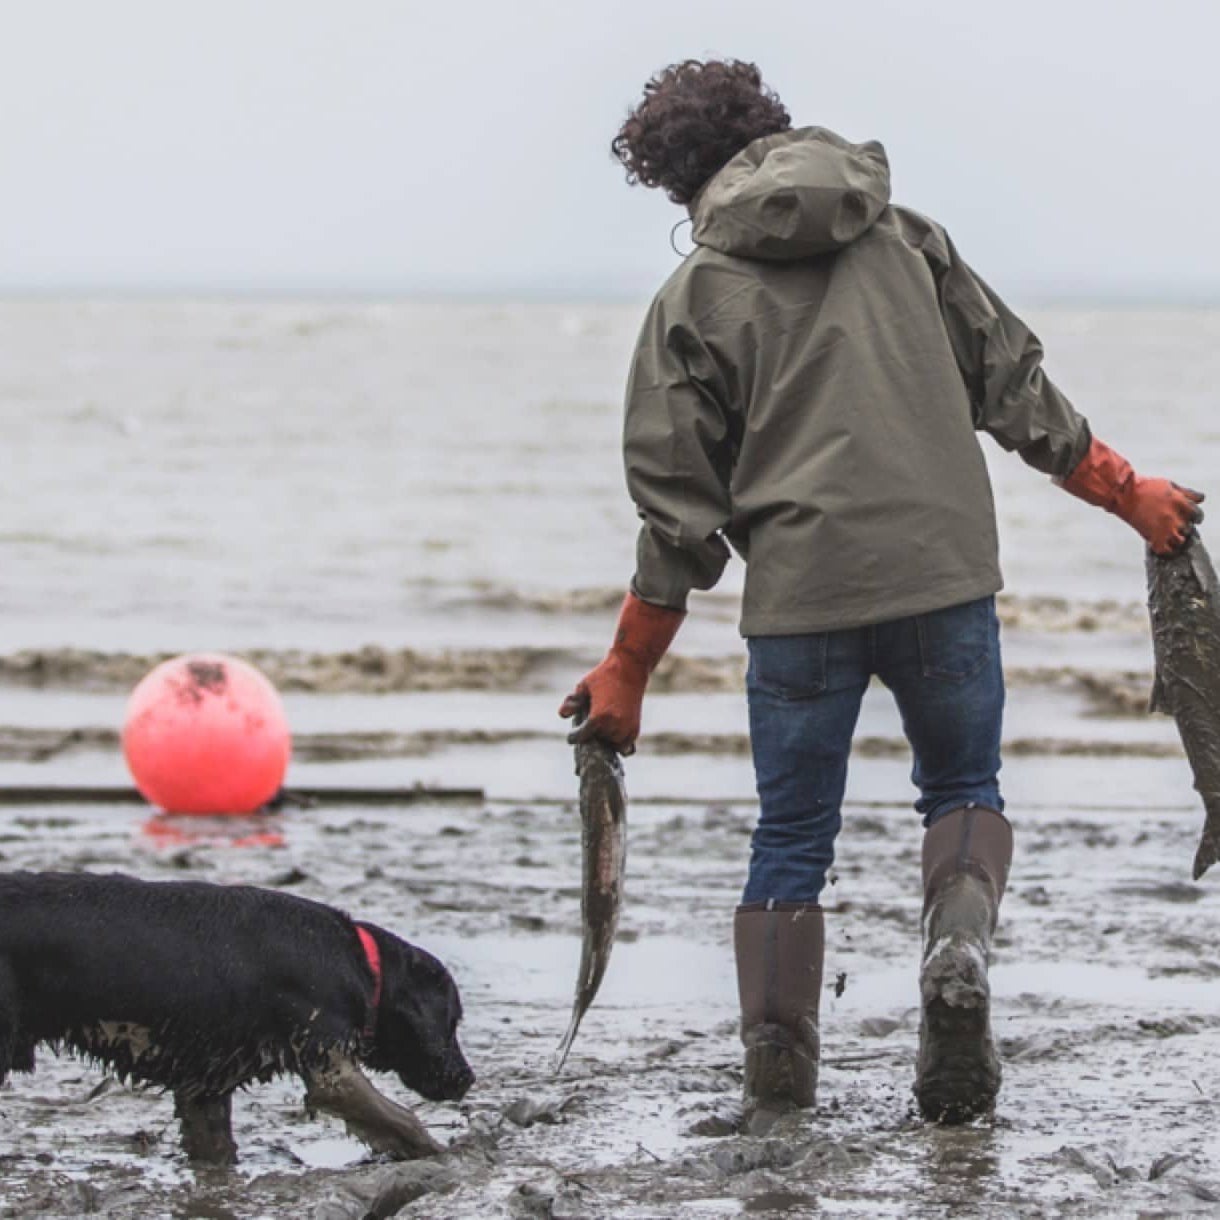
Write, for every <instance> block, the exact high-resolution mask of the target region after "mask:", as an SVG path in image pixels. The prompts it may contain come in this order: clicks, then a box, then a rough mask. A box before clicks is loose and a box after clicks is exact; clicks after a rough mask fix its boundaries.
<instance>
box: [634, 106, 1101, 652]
mask: <svg viewBox="0 0 1220 1220" xmlns="http://www.w3.org/2000/svg"><path fill="white" fill-rule="evenodd" d="M889 196H890V183H889V168H888V165H887V162H886V158H885V152H884V150H883V149H882V148H881V146H880V145H879V144H875V143H870V144H849V143H847V142H846V141H845V140H843V139H841V138H839V137H838V136H836V135H834V134H832V133H831V132H829V131H826V130H823V129H821V128H816V127H814V128H806V129H804V130H800V131H789V132H784V133H782V134H779V135H774V136H767V137H765V138H764V139H761V140H756V141H754V142H753V143H752V144H750V145H749V146H748V147H747V148H745V149H743V150H742V152H740V153H739V154H738V155H737V156H736V157H734V158H733V160H732V161H730V162H729V163H728V164H727V165H726V166H725V167H724V168H723V169H722V170H721V171H720V172H719V173H718V174H716V176H715V177H714V178H712V180H711V181H710V182H709V183H708V184H707V186H706V187H704V189H703V190H702V191H701V192H700V194H699V196H698V197H697V199H696V200H695V202H694V204H693V205H692V215H693V223H694V229H693V236H694V240H695V243H696V249H695V251H694V252H693V253H692V254H691V255H690V256H689V257H688V258H687V259H686V260H685V262H683V264H682V265H681V266H680V267H679V268H678V269H677V271H675V273H674V274H673V275H672V276H671V277H670V279H669V280H668V281H667V282H666V284H665V285H664V286H663V287H662V289H661V291H660V292H659V293H658V294H657V297H656V299H655V300H654V301H653V303H652V306H651V308H650V309H649V312H648V316H647V318H646V320H645V323H644V327H643V331H642V333H641V335H640V338H639V343H638V346H637V349H636V354H635V359H634V363H633V367H632V372H631V377H630V383H629V387H628V393H627V414H626V422H625V429H624V458H625V462H626V468H627V483H628V489H629V491H630V494H631V497H632V499H633V500H634V501H635V503H636V506H637V508H638V510H639V514H640V517H641V518H642V520H643V526H642V528H641V530H640V536H639V544H638V548H637V566H636V573H635V578H634V580H633V582H632V588H633V589H634V591H635V592H636V594H637V595H638V596H639V597H641V598H643V599H644V600H645V601H648V602H653V603H655V604H657V605H662V606H671V607H674V608H679V609H680V608H683V607H684V606H685V604H686V597H687V594H688V592H689V591H690V590H691V589H709V588H711V587H712V585H714V584H715V583H716V581H717V580H718V579H719V578H720V575H721V573H722V571H723V570H724V565H725V563H726V561H727V559H728V557H729V550H728V546H727V545H726V540H727V541H728V542H729V543H732V545H733V546H734V548H735V549H736V550H738V551H739V552H740V553H741V555H742V556H743V557H744V558H745V559H746V582H745V596H744V601H743V607H742V619H741V630H742V633H743V634H745V635H792V634H798V633H802V632H810V631H827V630H838V629H841V628H847V627H857V626H863V625H865V624H867V623H875V622H883V621H885V620H888V619H894V618H901V617H904V616H906V615H912V614H921V613H926V612H928V611H931V610H937V609H940V608H942V607H945V606H951V605H955V604H957V603H960V602H965V601H970V600H972V599H974V598H979V597H985V596H987V595H988V594H991V593H995V592H996V591H997V590H998V589H999V588H1000V587H1001V586H1002V583H1003V581H1002V579H1001V576H1000V566H999V557H998V548H997V542H996V525H995V509H994V505H993V502H992V495H991V485H990V482H989V480H988V477H987V470H986V466H985V464H984V461H983V454H982V451H981V449H980V447H979V444H978V440H977V438H976V435H975V432H976V430H979V429H981V430H984V431H987V432H989V433H991V435H992V436H993V437H995V439H996V440H997V441H999V443H1000V444H1001V445H1002V446H1003V447H1004V448H1005V449H1010V450H1013V449H1015V450H1016V451H1017V452H1018V453H1019V454H1020V455H1021V457H1022V458H1024V459H1025V461H1026V462H1028V463H1029V464H1030V465H1031V466H1033V467H1034V468H1035V469H1037V470H1040V471H1043V472H1045V473H1046V474H1050V475H1055V476H1060V477H1061V476H1065V475H1067V474H1070V473H1071V471H1072V470H1073V469H1074V467H1075V466H1076V464H1077V462H1079V460H1080V459H1081V457H1083V456H1084V452H1085V450H1086V449H1087V448H1088V446H1089V439H1090V438H1089V430H1088V426H1087V424H1086V423H1085V421H1084V419H1083V418H1082V417H1081V416H1080V415H1078V414H1077V413H1076V412H1075V411H1074V410H1073V409H1072V406H1071V404H1070V403H1069V402H1068V401H1067V399H1066V398H1064V397H1063V395H1062V394H1060V392H1059V391H1058V390H1057V389H1056V388H1055V387H1054V385H1052V384H1051V382H1050V381H1049V380H1048V379H1047V378H1046V377H1045V376H1043V373H1042V370H1041V367H1040V362H1041V358H1042V348H1041V346H1040V345H1039V343H1038V340H1037V339H1036V338H1035V337H1034V335H1032V334H1031V333H1030V332H1029V330H1028V329H1027V328H1026V327H1025V326H1024V325H1023V324H1022V323H1021V322H1020V321H1019V320H1018V319H1017V318H1016V317H1014V316H1013V314H1012V313H1011V312H1010V311H1009V310H1008V309H1007V308H1006V307H1005V305H1004V303H1003V302H1002V301H1001V300H1000V299H999V298H998V297H997V296H996V295H995V294H994V293H993V292H992V291H991V289H990V288H988V287H987V285H986V284H984V283H983V281H982V280H980V279H979V278H978V277H977V276H976V275H975V274H974V272H972V271H971V270H970V268H969V267H968V266H967V265H966V264H965V263H964V262H962V260H961V259H960V257H959V256H958V254H957V251H956V250H955V249H954V247H953V243H952V242H951V241H950V240H949V238H948V236H947V235H946V233H945V231H944V229H942V228H941V227H940V226H939V225H937V224H935V223H933V222H932V221H930V220H928V219H927V218H926V217H923V216H920V215H918V214H917V213H915V212H910V211H907V210H906V209H905V208H899V207H893V206H890V204H889Z"/></svg>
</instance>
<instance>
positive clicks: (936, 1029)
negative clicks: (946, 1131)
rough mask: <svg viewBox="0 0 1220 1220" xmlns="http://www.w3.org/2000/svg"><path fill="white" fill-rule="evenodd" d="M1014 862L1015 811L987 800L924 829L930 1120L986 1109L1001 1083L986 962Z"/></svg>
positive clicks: (923, 1075) (923, 1071)
mask: <svg viewBox="0 0 1220 1220" xmlns="http://www.w3.org/2000/svg"><path fill="white" fill-rule="evenodd" d="M1011 860H1012V827H1011V826H1010V825H1009V824H1008V820H1007V818H1005V817H1004V815H1003V814H1001V813H997V812H996V811H995V810H993V809H985V808H983V807H982V806H980V805H968V806H966V807H965V808H964V809H955V810H954V811H953V812H952V813H948V814H946V815H945V816H944V817H943V818H940V819H939V820H938V821H937V822H936V823H935V824H934V825H933V826H932V827H931V829H930V830H928V832H927V834H926V835H925V836H924V841H923V884H924V906H923V945H924V949H923V968H922V970H921V971H920V975H919V989H920V996H921V1001H922V1018H921V1020H920V1025H919V1060H918V1062H917V1064H916V1068H915V1097H916V1099H917V1100H918V1102H919V1109H920V1111H921V1112H922V1114H923V1116H924V1118H926V1119H929V1120H930V1121H932V1122H942V1123H963V1122H968V1121H969V1120H970V1119H972V1118H977V1117H978V1116H979V1115H981V1114H986V1113H988V1112H989V1111H991V1109H992V1108H993V1107H994V1105H995V1098H996V1094H997V1093H998V1092H999V1089H1000V1059H999V1056H998V1055H997V1054H996V1049H995V1043H994V1042H993V1041H992V1037H991V989H990V987H989V986H988V983H987V966H988V964H989V961H990V957H991V936H992V933H993V932H994V931H995V924H996V916H997V914H998V912H999V907H1000V899H1001V898H1002V897H1003V895H1004V886H1005V885H1006V884H1007V881H1008V866H1009V863H1010V862H1011Z"/></svg>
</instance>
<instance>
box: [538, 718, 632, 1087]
mask: <svg viewBox="0 0 1220 1220" xmlns="http://www.w3.org/2000/svg"><path fill="white" fill-rule="evenodd" d="M576 774H577V775H579V776H580V828H581V829H580V837H581V854H582V857H583V860H582V866H581V867H582V873H583V884H582V886H581V891H580V919H581V924H582V926H583V929H584V936H583V940H582V942H581V947H580V972H579V974H578V975H577V977H576V999H575V1001H574V1002H573V1004H572V1020H571V1023H570V1024H569V1025H568V1032H567V1033H566V1034H564V1036H563V1041H562V1042H561V1043H560V1044H559V1052H558V1061H557V1062H556V1064H555V1070H556V1071H557V1072H558V1071H559V1070H560V1069H561V1068H562V1067H563V1065H564V1061H565V1060H566V1059H567V1057H568V1051H569V1050H571V1049H572V1042H573V1040H574V1039H575V1037H576V1031H577V1029H579V1028H580V1022H581V1018H582V1017H583V1016H584V1015H585V1013H586V1012H588V1010H589V1005H590V1004H592V1003H593V997H594V996H595V995H597V989H598V988H599V987H600V986H601V982H602V976H603V975H604V974H605V973H606V965H607V963H608V962H609V961H610V950H611V949H612V948H613V947H614V933H615V931H616V930H617V929H618V913H619V908H620V907H621V906H622V902H623V872H624V870H625V868H626V865H627V789H626V787H625V786H624V783H623V764H622V763H621V762H620V761H619V756H618V753H617V752H616V751H615V750H614V748H613V747H611V746H608V745H606V744H605V743H604V742H601V741H597V740H593V741H585V742H581V743H580V744H579V745H577V747H576Z"/></svg>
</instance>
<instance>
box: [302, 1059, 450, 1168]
mask: <svg viewBox="0 0 1220 1220" xmlns="http://www.w3.org/2000/svg"><path fill="white" fill-rule="evenodd" d="M304 1079H305V1088H306V1092H305V1104H306V1105H307V1106H309V1107H310V1108H311V1109H315V1110H324V1111H326V1112H327V1113H328V1114H334V1115H336V1116H337V1117H339V1118H341V1119H343V1121H344V1122H345V1123H346V1124H347V1129H348V1130H349V1131H350V1132H351V1133H352V1134H353V1135H354V1136H356V1137H357V1139H362V1140H363V1141H364V1142H365V1143H366V1144H368V1146H369V1147H370V1148H372V1150H373V1151H374V1152H384V1153H386V1154H387V1155H388V1156H392V1157H394V1158H395V1160H403V1161H409V1160H414V1159H415V1158H417V1157H422V1156H435V1155H436V1153H438V1152H442V1151H444V1149H443V1148H442V1146H441V1145H440V1144H438V1143H437V1142H436V1140H434V1139H433V1138H432V1136H430V1135H429V1134H428V1130H427V1128H426V1127H425V1126H424V1125H423V1123H421V1122H420V1121H419V1119H418V1118H416V1117H415V1115H414V1114H412V1113H411V1111H410V1110H408V1109H407V1108H406V1107H405V1106H400V1105H398V1104H397V1102H393V1101H391V1100H390V1099H389V1098H388V1097H383V1096H382V1095H381V1094H380V1093H379V1092H378V1091H377V1090H376V1089H375V1088H374V1087H373V1085H372V1083H371V1082H370V1081H369V1079H368V1077H366V1076H365V1075H364V1073H363V1072H362V1071H361V1070H360V1069H359V1067H357V1066H356V1064H355V1063H353V1062H352V1060H351V1059H349V1058H347V1057H346V1056H345V1055H339V1054H334V1055H331V1057H330V1059H329V1060H328V1061H327V1062H326V1064H325V1065H323V1066H322V1067H320V1068H315V1069H312V1070H311V1071H309V1072H307V1073H306V1074H305V1075H304Z"/></svg>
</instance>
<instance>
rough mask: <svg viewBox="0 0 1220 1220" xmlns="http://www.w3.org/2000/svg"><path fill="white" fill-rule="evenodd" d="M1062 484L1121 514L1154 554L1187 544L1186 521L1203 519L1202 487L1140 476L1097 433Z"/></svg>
mask: <svg viewBox="0 0 1220 1220" xmlns="http://www.w3.org/2000/svg"><path fill="white" fill-rule="evenodd" d="M1062 487H1063V489H1064V490H1065V491H1070V492H1071V493H1072V495H1074V496H1078V497H1079V498H1080V499H1081V500H1084V501H1085V503H1086V504H1094V505H1096V506H1097V507H1098V508H1104V509H1105V510H1106V511H1107V512H1110V513H1113V514H1114V515H1115V516H1116V517H1120V518H1122V520H1124V521H1125V522H1126V523H1127V524H1128V525H1129V526H1131V528H1132V529H1134V530H1135V531H1136V532H1137V533H1139V534H1142V535H1143V537H1144V538H1145V539H1146V540H1147V542H1148V545H1149V546H1150V547H1151V548H1152V549H1153V551H1155V552H1156V554H1158V555H1172V554H1173V553H1174V551H1176V550H1179V549H1180V548H1181V547H1183V546H1185V545H1186V539H1187V538H1188V537H1189V536H1190V531H1191V527H1192V526H1194V525H1197V524H1198V523H1199V522H1200V521H1202V520H1203V510H1202V509H1200V508H1199V505H1200V504H1202V503H1203V493H1202V492H1198V491H1191V490H1190V489H1189V488H1187V487H1179V486H1178V485H1177V484H1176V483H1171V482H1170V481H1169V480H1168V479H1145V478H1142V477H1141V476H1140V475H1138V474H1136V473H1135V471H1134V470H1132V468H1131V463H1130V462H1128V461H1127V459H1126V458H1125V457H1123V456H1122V455H1121V454H1118V453H1115V452H1114V450H1113V449H1111V448H1110V446H1109V445H1105V444H1103V443H1102V442H1101V441H1099V440H1098V439H1097V438H1096V437H1094V438H1093V443H1092V444H1091V445H1090V446H1089V451H1088V452H1087V453H1086V454H1085V455H1084V457H1083V458H1081V459H1080V462H1079V464H1078V465H1077V467H1076V469H1075V470H1073V471H1072V473H1071V474H1070V475H1068V477H1067V478H1066V479H1064V480H1063V483H1062Z"/></svg>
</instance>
